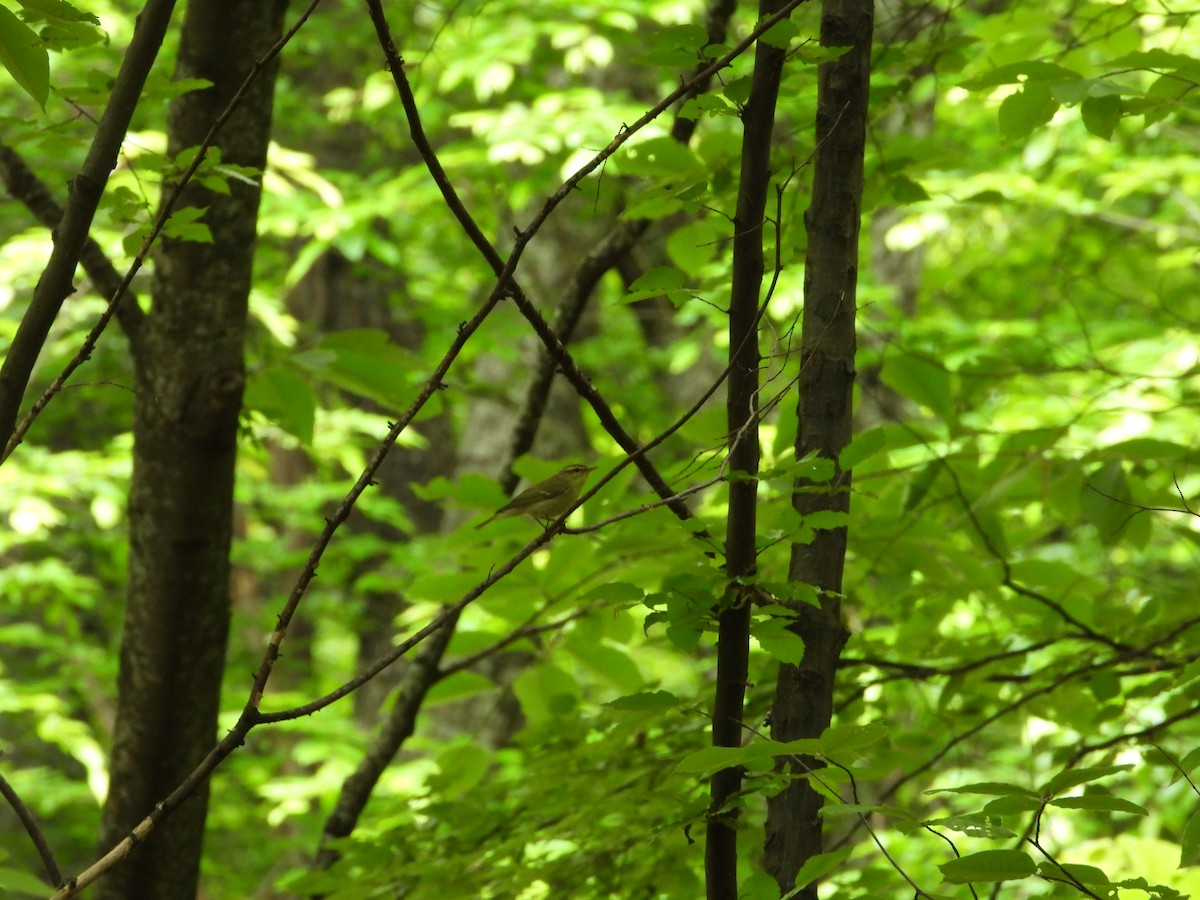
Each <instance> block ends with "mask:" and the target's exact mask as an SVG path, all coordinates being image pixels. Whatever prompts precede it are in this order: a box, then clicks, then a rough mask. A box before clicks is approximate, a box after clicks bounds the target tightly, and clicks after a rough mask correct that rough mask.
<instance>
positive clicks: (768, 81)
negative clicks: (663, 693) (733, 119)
mask: <svg viewBox="0 0 1200 900" xmlns="http://www.w3.org/2000/svg"><path fill="white" fill-rule="evenodd" d="M782 5H783V2H782V0H762V2H761V3H760V4H759V9H758V14H759V18H760V19H761V18H763V17H765V16H769V15H771V14H772V13H774V12H776V11H777V10H778V9H779V8H780V7H781V6H782ZM784 58H785V53H784V51H783V50H781V49H779V48H778V47H772V46H770V45H769V44H765V43H762V42H761V41H760V42H759V44H758V46H757V47H755V53H754V75H753V81H752V84H751V89H750V96H749V97H748V98H747V101H746V106H745V109H744V110H743V111H742V128H743V131H742V159H741V173H740V176H739V184H738V202H737V212H736V214H735V216H734V238H733V277H732V284H731V287H730V294H729V353H730V363H731V365H732V368H731V369H730V372H729V387H728V393H727V395H726V421H727V422H728V429H729V470H730V474H731V475H733V476H741V477H735V478H733V479H731V480H730V483H729V514H728V521H727V523H726V532H725V559H726V562H725V573H726V575H727V577H728V579H729V584H730V589H729V591H728V592H727V593H726V596H725V598H724V599H723V601H722V610H721V614H720V619H719V621H718V623H717V683H716V686H715V690H714V702H713V723H712V742H713V746H714V747H737V746H740V745H741V741H742V733H743V729H742V707H743V703H744V702H745V696H746V680H747V677H748V669H749V656H750V605H751V601H750V594H751V591H750V590H749V588H748V585H749V582H750V581H751V580H752V579H753V577H754V573H755V570H756V565H757V558H758V557H757V543H756V542H757V526H756V524H755V523H756V521H757V506H756V503H757V501H756V497H757V494H758V481H757V480H756V479H755V476H756V475H757V474H758V462H759V444H758V390H759V385H758V369H759V365H760V362H761V356H760V353H759V347H758V307H759V300H760V293H761V291H762V280H763V214H764V211H765V209H766V204H767V194H768V192H769V190H770V187H771V132H772V130H773V129H774V125H775V101H776V99H777V98H778V96H779V81H780V78H781V76H782V73H783V63H784ZM741 786H742V769H741V768H740V767H731V768H728V769H722V770H721V771H719V772H717V773H716V774H714V775H713V777H712V786H711V796H712V806H711V808H710V810H709V820H708V827H707V829H706V833H705V840H706V843H705V850H704V874H705V883H706V889H707V892H708V897H709V900H736V898H737V896H738V871H737V825H736V819H737V812H736V809H737V807H736V806H731V804H732V803H733V801H735V800H736V796H737V793H738V791H740V790H741Z"/></svg>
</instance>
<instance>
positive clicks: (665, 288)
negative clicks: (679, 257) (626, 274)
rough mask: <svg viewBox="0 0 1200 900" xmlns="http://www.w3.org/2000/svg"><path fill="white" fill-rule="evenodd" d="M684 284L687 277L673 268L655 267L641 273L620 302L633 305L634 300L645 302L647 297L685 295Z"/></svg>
mask: <svg viewBox="0 0 1200 900" xmlns="http://www.w3.org/2000/svg"><path fill="white" fill-rule="evenodd" d="M686 284H687V275H685V274H684V273H683V272H681V271H680V270H679V269H677V268H675V267H674V266H655V267H654V268H653V269H648V270H647V271H645V272H643V273H642V274H641V275H640V276H639V277H638V278H637V280H636V281H634V282H633V284H631V285H630V286H629V292H628V293H627V294H626V295H625V296H624V297H623V298H622V299H621V302H622V303H633V302H634V301H636V300H645V299H646V298H647V297H659V296H663V295H665V296H672V295H674V296H681V295H686V294H687V293H688V291H686V290H684V286H685V285H686Z"/></svg>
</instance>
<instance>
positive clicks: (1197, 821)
mask: <svg viewBox="0 0 1200 900" xmlns="http://www.w3.org/2000/svg"><path fill="white" fill-rule="evenodd" d="M1195 865H1200V811H1198V812H1194V813H1192V817H1191V818H1190V819H1188V821H1187V824H1186V825H1184V826H1183V836H1182V837H1181V838H1180V839H1179V867H1180V868H1181V869H1182V868H1183V867H1184V866H1195Z"/></svg>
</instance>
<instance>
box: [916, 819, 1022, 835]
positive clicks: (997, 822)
mask: <svg viewBox="0 0 1200 900" xmlns="http://www.w3.org/2000/svg"><path fill="white" fill-rule="evenodd" d="M1001 822H1002V820H1001V819H999V818H997V817H995V816H985V815H983V814H982V813H970V814H968V815H963V816H947V817H946V818H944V819H931V820H930V821H929V822H927V823H926V824H928V825H931V826H937V827H939V828H949V829H950V830H951V831H957V832H960V833H962V834H965V835H966V836H967V837H980V838H991V839H993V840H995V839H1005V838H1011V837H1016V833H1015V832H1014V831H1013V830H1012V829H1011V828H1005V827H1004V825H1003V824H1001Z"/></svg>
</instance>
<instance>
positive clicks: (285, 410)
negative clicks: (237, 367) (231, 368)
mask: <svg viewBox="0 0 1200 900" xmlns="http://www.w3.org/2000/svg"><path fill="white" fill-rule="evenodd" d="M245 405H246V407H247V408H248V409H255V410H258V411H259V412H260V413H262V414H263V415H264V416H266V417H267V418H268V419H270V420H271V421H273V422H275V423H276V424H277V425H279V427H280V428H282V429H283V430H284V431H286V432H287V433H288V434H291V435H294V436H295V437H297V438H299V439H300V440H301V441H302V442H303V443H304V444H311V443H312V438H313V424H314V422H315V421H316V412H317V397H316V394H314V393H313V389H312V385H311V384H309V383H308V380H307V379H305V378H303V377H301V376H300V375H299V374H298V373H297V372H295V371H294V370H293V369H291V368H288V367H286V366H267V367H266V368H264V369H260V370H258V371H257V372H254V373H252V374H251V375H250V378H249V379H248V380H247V382H246V396H245Z"/></svg>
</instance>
